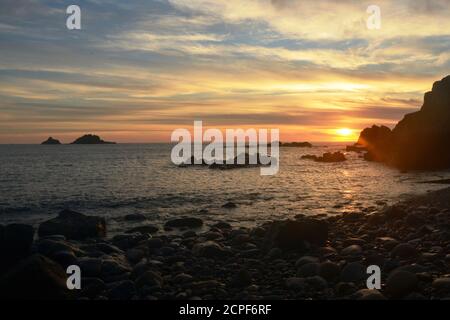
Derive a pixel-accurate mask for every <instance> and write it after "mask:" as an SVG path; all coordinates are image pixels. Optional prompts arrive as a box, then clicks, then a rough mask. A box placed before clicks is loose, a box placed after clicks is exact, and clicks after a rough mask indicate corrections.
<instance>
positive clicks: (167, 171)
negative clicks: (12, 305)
mask: <svg viewBox="0 0 450 320" xmlns="http://www.w3.org/2000/svg"><path fill="white" fill-rule="evenodd" d="M170 148H171V146H170V145H167V144H118V145H61V146H41V145H1V146H0V223H10V222H26V223H33V224H36V223H39V222H40V221H42V220H45V219H48V218H50V217H52V216H54V215H55V214H56V213H58V211H59V210H61V209H63V208H70V209H72V210H78V211H81V212H83V213H87V214H98V215H104V216H106V217H108V223H109V228H110V230H111V231H112V232H115V231H118V230H120V229H122V228H124V227H130V224H129V223H128V222H127V223H126V226H125V222H123V219H121V217H123V216H124V215H126V214H129V213H142V214H144V215H146V216H147V217H148V219H149V223H153V224H156V225H159V224H162V223H163V222H164V221H166V220H168V219H170V218H173V217H176V216H198V217H200V218H202V219H204V220H205V221H206V222H207V223H212V222H215V221H219V220H225V221H228V222H230V223H232V224H236V225H237V224H239V225H243V226H246V225H254V224H255V223H259V222H262V221H267V220H271V219H283V218H287V217H291V216H295V215H296V214H299V213H303V214H308V215H312V214H329V215H332V214H337V213H341V212H347V211H360V210H369V211H371V210H376V209H377V208H380V207H381V206H383V205H384V203H387V204H390V203H393V202H397V201H398V200H399V198H405V197H408V196H410V195H414V194H420V193H424V192H426V191H428V190H435V189H439V188H443V186H442V185H429V184H420V183H418V182H420V181H424V180H434V179H444V178H450V171H445V172H434V173H425V172H410V173H400V172H399V171H398V170H395V169H391V168H387V167H386V166H384V165H382V164H376V163H369V162H365V161H364V160H362V159H360V158H359V157H358V155H357V154H355V153H348V154H347V157H348V158H349V161H347V162H344V163H338V164H326V163H315V162H312V161H308V160H301V159H300V157H301V156H302V155H304V154H318V155H319V154H320V155H321V154H322V153H323V152H327V151H334V150H342V149H343V148H344V146H343V145H329V146H328V147H327V146H323V145H322V146H319V147H315V148H312V149H299V148H281V159H280V171H279V173H278V174H277V175H276V176H268V177H264V176H260V171H259V169H258V168H249V169H237V170H227V171H220V170H210V169H208V168H203V167H190V168H178V167H176V166H175V165H173V164H172V163H171V161H170ZM228 201H232V202H234V203H236V204H238V208H237V209H232V210H230V209H224V208H222V205H223V204H224V203H226V202H228ZM201 209H206V210H207V211H205V210H202V211H200V210H201Z"/></svg>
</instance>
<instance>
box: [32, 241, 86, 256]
mask: <svg viewBox="0 0 450 320" xmlns="http://www.w3.org/2000/svg"><path fill="white" fill-rule="evenodd" d="M37 251H38V253H40V254H42V255H44V256H47V257H51V256H52V255H53V254H55V253H56V252H60V251H69V252H74V253H75V254H80V255H81V254H83V251H82V250H80V249H79V248H77V247H75V246H74V245H72V244H71V243H69V242H67V241H64V240H49V239H45V240H40V241H38V242H37Z"/></svg>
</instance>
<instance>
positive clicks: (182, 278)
mask: <svg viewBox="0 0 450 320" xmlns="http://www.w3.org/2000/svg"><path fill="white" fill-rule="evenodd" d="M193 280H194V278H193V277H192V276H191V275H190V274H186V273H180V274H177V275H176V276H175V277H174V278H173V282H174V283H176V284H182V283H189V282H192V281H193Z"/></svg>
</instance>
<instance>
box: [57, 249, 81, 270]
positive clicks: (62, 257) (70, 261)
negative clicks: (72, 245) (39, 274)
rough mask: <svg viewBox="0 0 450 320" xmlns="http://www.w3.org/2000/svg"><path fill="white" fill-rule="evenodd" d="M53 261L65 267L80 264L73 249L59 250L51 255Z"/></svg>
mask: <svg viewBox="0 0 450 320" xmlns="http://www.w3.org/2000/svg"><path fill="white" fill-rule="evenodd" d="M51 258H52V260H53V261H55V262H57V263H59V264H60V265H61V266H62V267H63V268H64V269H67V267H68V266H71V265H78V258H77V257H76V256H75V254H74V253H73V252H72V251H58V252H55V253H54V254H52V255H51Z"/></svg>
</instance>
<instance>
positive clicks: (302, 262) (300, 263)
mask: <svg viewBox="0 0 450 320" xmlns="http://www.w3.org/2000/svg"><path fill="white" fill-rule="evenodd" d="M318 262H319V258H317V257H311V256H303V257H301V258H299V259H298V260H297V261H296V262H295V266H296V267H297V268H299V267H301V266H303V265H305V264H307V263H318Z"/></svg>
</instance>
